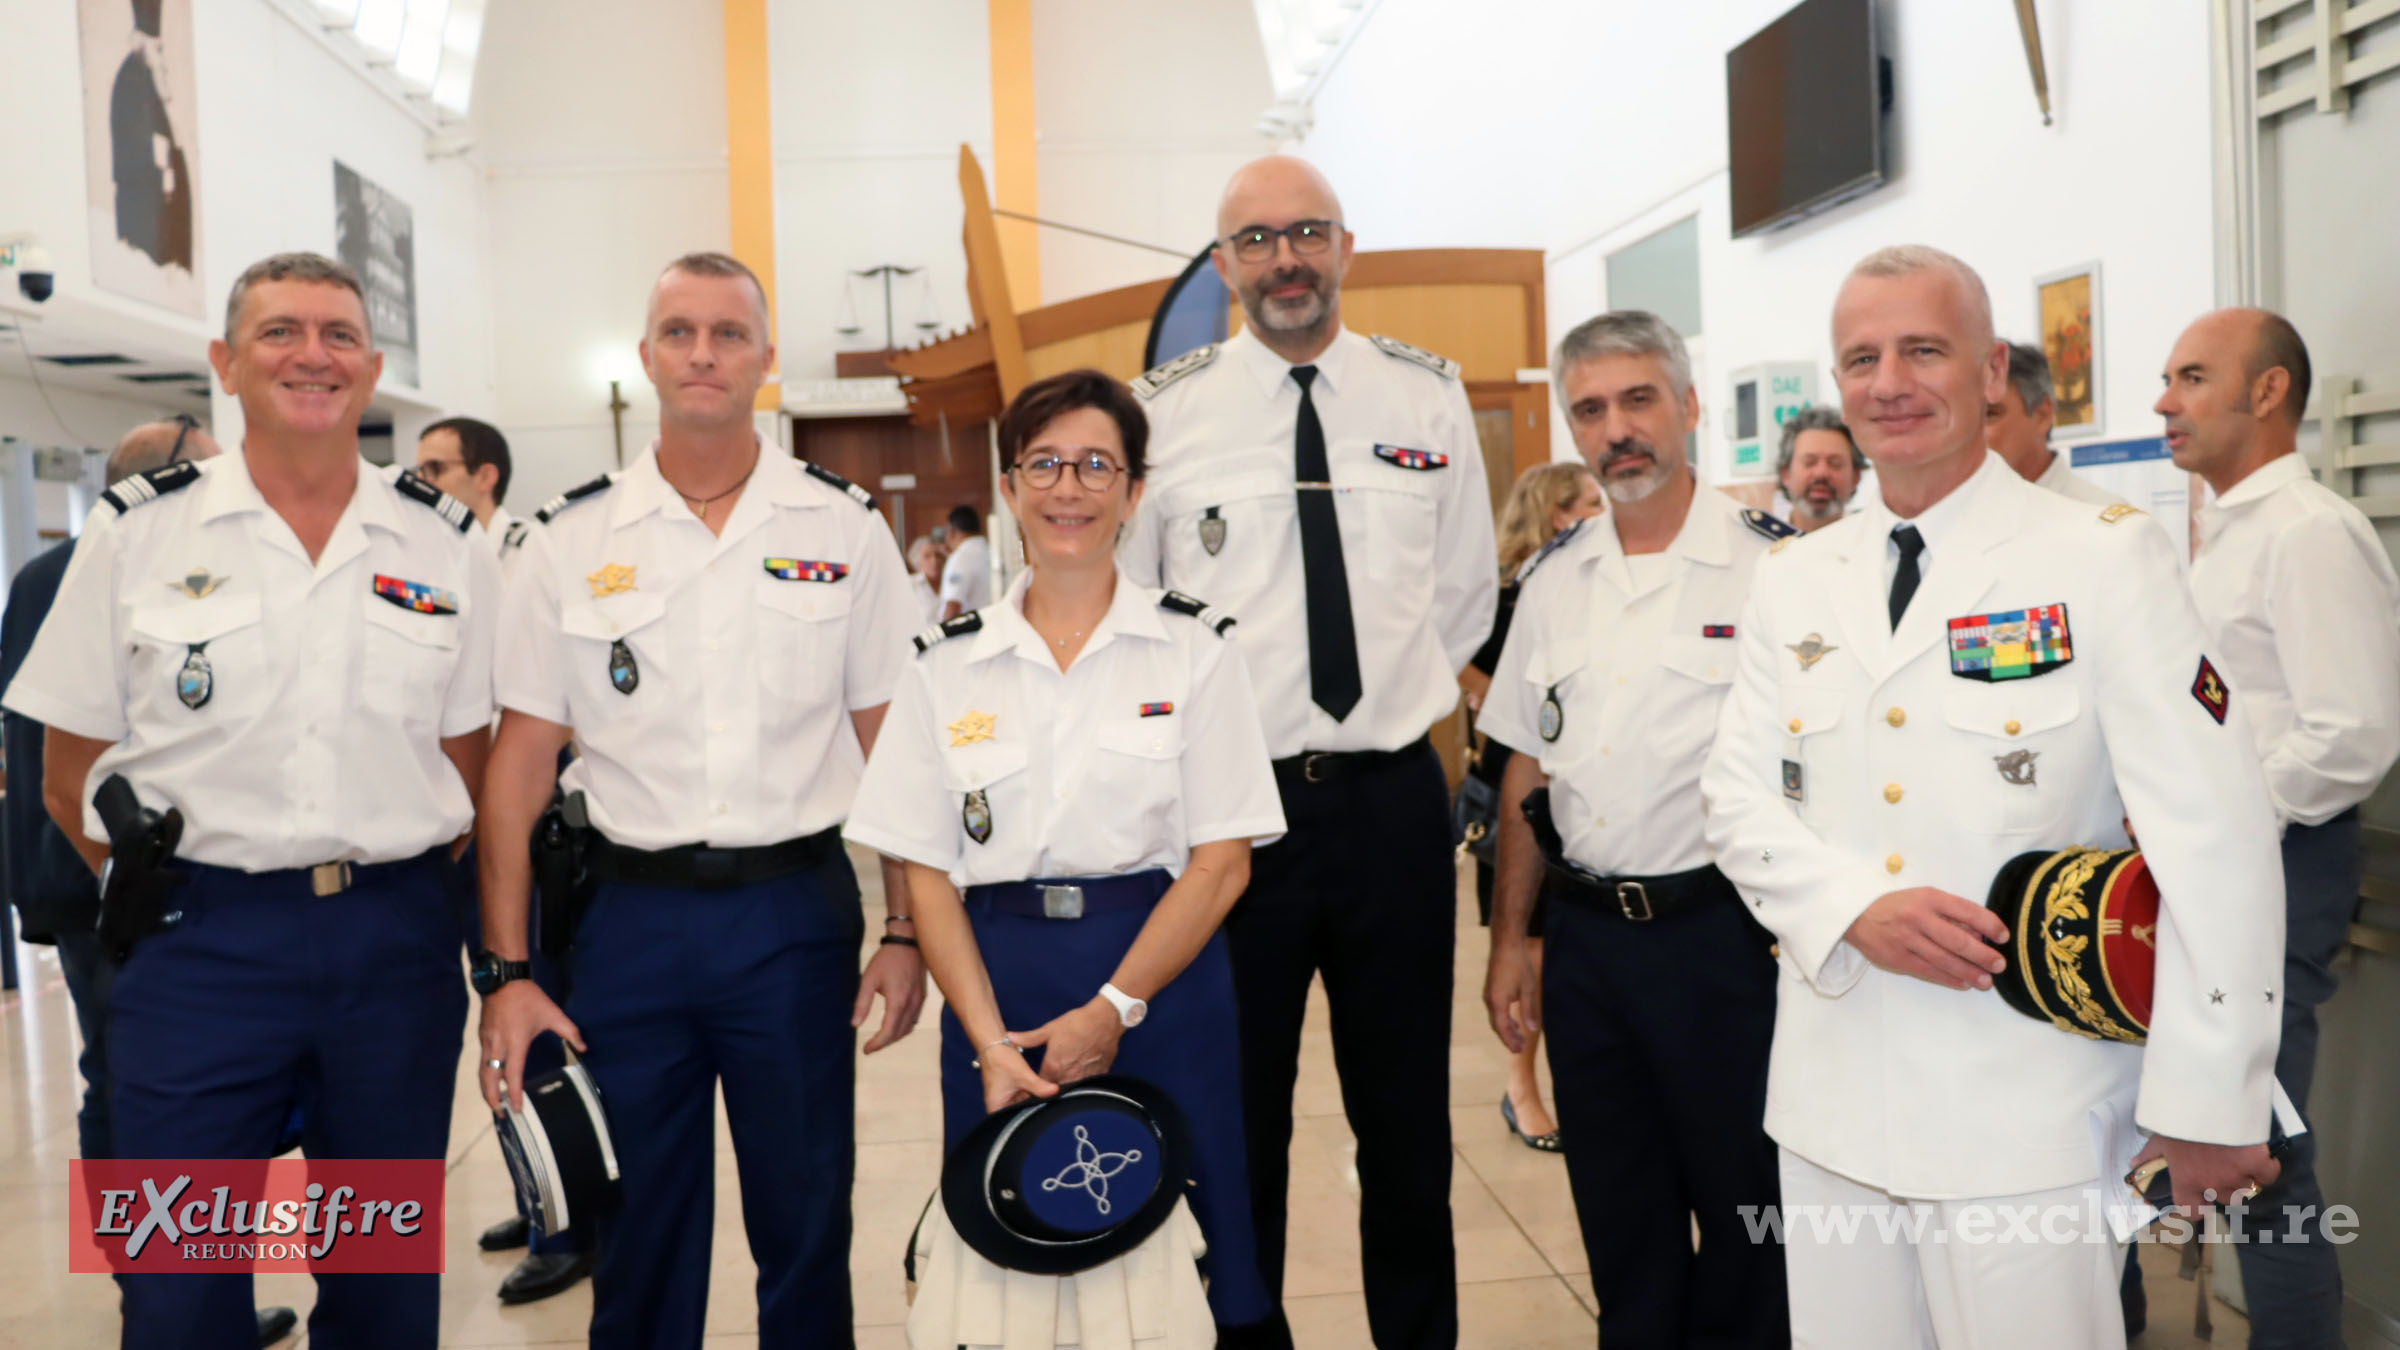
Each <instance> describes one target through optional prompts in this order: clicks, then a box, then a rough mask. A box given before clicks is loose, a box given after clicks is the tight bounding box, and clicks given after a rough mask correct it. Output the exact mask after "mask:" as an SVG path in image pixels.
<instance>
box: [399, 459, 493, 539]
mask: <svg viewBox="0 0 2400 1350" xmlns="http://www.w3.org/2000/svg"><path fill="white" fill-rule="evenodd" d="M392 486H393V487H395V488H398V489H399V490H400V495H401V496H403V497H406V498H408V499H409V500H410V501H412V502H416V503H418V504H419V505H422V506H430V507H432V508H433V510H434V514H436V515H438V516H440V517H441V518H442V519H444V520H446V521H449V522H450V528H451V529H454V530H456V531H458V532H459V533H460V534H465V533H466V532H467V527H468V526H469V525H472V524H474V523H475V513H474V512H472V511H470V510H468V509H467V504H466V503H465V502H462V501H460V500H459V499H458V498H456V497H453V496H451V495H450V494H449V493H447V492H444V491H442V490H441V489H440V488H437V487H435V486H434V485H433V484H431V483H428V482H426V481H425V480H424V479H422V478H419V477H417V475H416V474H415V472H414V471H412V470H408V469H402V470H401V471H400V476H399V477H397V478H395V479H393V480H392Z"/></svg>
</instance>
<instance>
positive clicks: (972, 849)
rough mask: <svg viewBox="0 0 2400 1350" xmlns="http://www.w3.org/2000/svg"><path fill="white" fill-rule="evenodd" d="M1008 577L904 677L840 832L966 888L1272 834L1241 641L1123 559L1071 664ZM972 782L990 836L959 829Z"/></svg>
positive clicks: (1086, 870)
mask: <svg viewBox="0 0 2400 1350" xmlns="http://www.w3.org/2000/svg"><path fill="white" fill-rule="evenodd" d="M1030 576H1031V574H1030V573H1028V574H1025V575H1023V576H1020V577H1019V578H1018V579H1017V581H1016V582H1015V583H1014V584H1013V585H1011V586H1010V587H1009V590H1008V594H1007V595H1006V596H1004V597H1003V598H1002V600H1001V602H1000V603H999V604H996V605H993V606H992V607H991V608H989V609H986V610H983V611H982V616H983V626H982V628H981V629H980V630H979V631H976V632H973V633H968V634H964V635H961V636H958V637H952V638H947V639H943V640H939V641H934V640H933V639H934V638H935V637H936V636H938V632H939V630H936V631H935V633H932V634H928V635H927V637H928V645H927V648H926V650H925V652H924V654H923V655H921V656H919V657H918V658H917V660H916V663H915V665H914V666H913V667H911V668H910V670H909V671H908V673H907V674H906V675H905V676H903V677H902V679H901V681H900V692H899V694H898V695H897V696H896V697H894V698H893V700H892V710H891V713H890V715H889V716H887V717H886V718H885V719H884V724H883V732H882V734H881V735H880V736H878V737H877V738H876V741H875V758H874V760H873V762H871V763H869V764H868V765H867V777H866V781H865V782H864V783H863V784H861V785H860V787H859V791H858V804H857V805H856V806H855V807H854V808H852V810H851V813H850V824H849V827H848V828H847V829H846V830H845V831H844V833H845V834H846V835H847V836H848V837H849V839H850V840H851V841H852V842H853V843H857V844H863V845H865V846H866V847H868V848H872V849H875V850H878V851H879V852H882V853H885V854H889V855H890V856H892V857H895V858H906V859H908V860H909V861H911V862H916V863H922V864H924V865H925V866H927V867H938V868H942V869H943V870H945V871H947V872H948V873H949V874H950V879H951V881H952V882H953V883H955V884H956V885H958V886H959V887H960V888H961V889H964V888H965V887H968V886H975V885H981V884H983V883H986V882H1007V881H1025V880H1029V879H1032V878H1035V877H1084V876H1119V875H1123V874H1125V873H1128V872H1140V871H1145V870H1148V869H1150V868H1154V867H1163V868H1165V869H1166V870H1167V871H1169V872H1171V873H1174V874H1176V875H1181V874H1182V872H1183V869H1184V865H1185V863H1186V862H1188V861H1189V860H1190V858H1191V852H1192V846H1193V845H1194V844H1205V843H1209V842H1212V841H1214V840H1219V839H1248V840H1250V841H1252V842H1253V843H1258V844H1267V843H1272V842H1274V840H1276V839H1277V838H1280V837H1281V836H1282V834H1283V829H1284V822H1283V806H1282V799H1281V798H1280V797H1279V796H1278V795H1277V794H1276V790H1275V773H1274V769H1273V766H1272V765H1270V764H1269V763H1268V760H1267V751H1266V742H1265V740H1264V739H1263V737H1262V736H1261V735H1260V732H1259V725H1258V706H1257V703H1256V700H1255V699H1254V698H1253V697H1252V694H1251V689H1250V678H1249V673H1248V672H1247V671H1246V670H1245V669H1244V667H1243V663H1242V653H1241V651H1240V650H1239V649H1238V648H1237V647H1236V646H1235V644H1234V643H1233V642H1232V641H1231V639H1230V638H1229V637H1221V636H1219V635H1218V633H1217V632H1216V631H1215V630H1214V628H1213V627H1212V626H1211V624H1210V623H1205V622H1202V621H1201V620H1199V619H1194V618H1191V617H1189V616H1186V615H1182V614H1177V613H1173V612H1170V611H1168V610H1164V609H1162V608H1160V607H1159V593H1158V592H1157V591H1154V590H1150V589H1148V588H1146V587H1140V586H1136V585H1134V584H1132V583H1131V582H1129V581H1127V580H1126V579H1125V578H1123V577H1122V576H1120V577H1119V578H1118V579H1117V593H1116V596H1115V598H1114V599H1113V600H1112V601H1111V602H1110V603H1109V607H1108V612H1107V614H1106V615H1104V616H1103V617H1102V618H1101V621H1100V624H1099V626H1098V627H1097V628H1094V629H1093V630H1092V635H1091V636H1090V637H1089V638H1087V639H1085V643H1084V648H1083V650H1082V651H1081V652H1079V653H1077V654H1076V657H1075V664H1074V665H1072V666H1070V667H1068V668H1067V669H1066V670H1065V671H1063V672H1062V671H1060V670H1059V668H1058V663H1057V661H1056V659H1055V658H1054V657H1053V656H1052V655H1051V652H1050V648H1049V644H1048V643H1047V642H1045V641H1044V640H1043V639H1042V635H1041V634H1040V633H1038V632H1036V631H1034V628H1033V625H1032V624H1030V623H1027V622H1026V621H1025V612H1024V606H1025V588H1026V586H1027V585H1028V584H1029V581H1030ZM976 792H981V793H983V794H984V803H985V806H986V809H988V811H989V812H990V819H991V827H990V833H989V836H988V837H987V838H985V839H984V840H983V841H982V842H980V843H978V842H976V841H975V840H974V839H972V838H971V837H969V835H968V833H967V829H966V826H965V823H964V816H965V811H966V805H967V798H968V796H969V795H970V794H972V793H976Z"/></svg>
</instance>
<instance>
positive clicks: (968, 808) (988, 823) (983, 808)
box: [958, 788, 992, 844]
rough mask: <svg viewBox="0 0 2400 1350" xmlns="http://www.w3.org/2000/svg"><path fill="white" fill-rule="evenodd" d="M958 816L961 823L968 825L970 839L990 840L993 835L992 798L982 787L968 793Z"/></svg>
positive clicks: (979, 842) (983, 841)
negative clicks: (986, 794) (985, 793)
mask: <svg viewBox="0 0 2400 1350" xmlns="http://www.w3.org/2000/svg"><path fill="white" fill-rule="evenodd" d="M958 818H959V823H960V824H962V825H964V826H966V827H967V837H968V838H969V839H972V840H974V841H975V842H976V843H978V844H982V843H988V842H990V840H991V837H992V799H991V798H989V797H987V796H985V795H984V793H983V789H982V788H977V789H975V790H974V791H973V792H970V793H968V794H967V802H966V805H965V806H964V807H963V808H961V810H960V811H959V816H958Z"/></svg>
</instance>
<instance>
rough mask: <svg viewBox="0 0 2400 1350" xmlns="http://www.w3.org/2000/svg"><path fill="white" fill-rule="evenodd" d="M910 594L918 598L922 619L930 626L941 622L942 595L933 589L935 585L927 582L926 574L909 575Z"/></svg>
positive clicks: (915, 573) (914, 573) (919, 612)
mask: <svg viewBox="0 0 2400 1350" xmlns="http://www.w3.org/2000/svg"><path fill="white" fill-rule="evenodd" d="M908 593H909V594H910V595H911V596H914V597H915V598H916V602H917V614H918V616H919V617H920V618H922V619H923V620H924V621H925V622H926V623H929V624H930V623H939V622H941V618H942V594H941V592H939V591H937V590H935V589H934V588H933V583H932V582H930V581H927V580H926V579H925V577H924V574H922V573H919V572H914V571H912V572H910V573H909V574H908Z"/></svg>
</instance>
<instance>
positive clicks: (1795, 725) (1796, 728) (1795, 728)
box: [1792, 717, 1800, 736]
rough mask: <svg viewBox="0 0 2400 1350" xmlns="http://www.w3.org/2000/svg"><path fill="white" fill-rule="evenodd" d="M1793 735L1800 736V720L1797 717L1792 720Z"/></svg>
mask: <svg viewBox="0 0 2400 1350" xmlns="http://www.w3.org/2000/svg"><path fill="white" fill-rule="evenodd" d="M1792 734H1793V735H1795V736H1797V735H1799V734H1800V719H1799V718H1797V717H1795V718H1793V719H1792Z"/></svg>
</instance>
